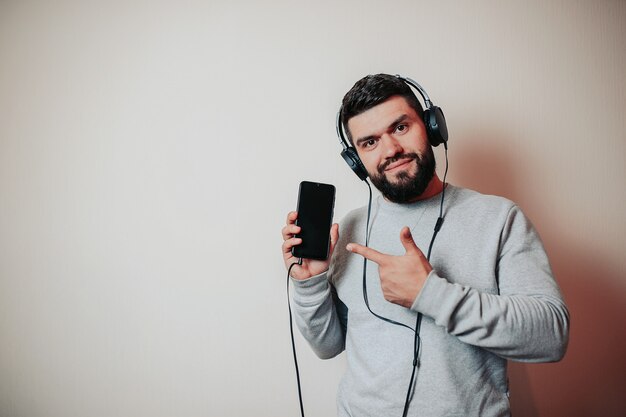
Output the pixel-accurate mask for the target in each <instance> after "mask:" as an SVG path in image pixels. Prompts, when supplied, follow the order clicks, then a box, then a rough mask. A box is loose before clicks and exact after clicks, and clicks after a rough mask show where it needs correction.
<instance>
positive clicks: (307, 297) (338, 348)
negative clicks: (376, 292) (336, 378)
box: [282, 212, 345, 359]
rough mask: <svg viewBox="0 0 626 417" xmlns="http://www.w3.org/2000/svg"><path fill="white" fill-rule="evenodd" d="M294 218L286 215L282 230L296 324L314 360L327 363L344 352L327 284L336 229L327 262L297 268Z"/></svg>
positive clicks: (336, 228)
mask: <svg viewBox="0 0 626 417" xmlns="http://www.w3.org/2000/svg"><path fill="white" fill-rule="evenodd" d="M297 216H298V214H297V213H296V212H291V213H289V214H288V215H287V224H286V225H285V227H283V230H282V236H283V245H282V251H283V260H284V262H285V267H286V268H287V269H288V270H289V267H290V266H291V265H292V264H294V263H296V265H295V266H294V267H293V268H292V269H291V281H292V284H293V288H294V292H293V307H294V313H295V319H296V324H297V325H298V328H299V329H300V332H301V333H302V335H303V336H304V338H305V339H306V340H307V341H308V342H309V345H311V348H312V349H313V351H314V352H315V353H316V354H317V356H319V357H320V358H322V359H328V358H332V357H334V356H336V355H338V354H339V353H340V352H342V351H343V349H344V339H345V326H342V324H341V320H340V319H339V316H338V315H337V310H336V308H335V302H334V297H333V292H332V291H331V290H332V287H331V285H330V283H329V282H328V280H327V271H328V267H329V264H330V261H329V259H330V258H331V256H332V253H333V251H334V248H335V244H336V242H337V240H338V238H339V226H338V225H337V224H334V225H333V226H332V227H331V231H330V252H329V259H328V260H323V261H319V260H310V259H302V263H301V264H300V265H298V264H297V263H298V258H295V257H294V256H293V255H292V253H291V249H292V248H293V247H294V246H296V245H299V244H300V243H301V242H302V239H300V238H296V237H294V235H295V234H297V233H299V232H300V227H299V226H297V225H296V224H295V221H296V219H297Z"/></svg>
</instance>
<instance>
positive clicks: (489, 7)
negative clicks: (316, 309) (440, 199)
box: [0, 0, 626, 417]
mask: <svg viewBox="0 0 626 417" xmlns="http://www.w3.org/2000/svg"><path fill="white" fill-rule="evenodd" d="M625 18H626V3H624V2H623V1H619V0H615V1H608V0H607V1H596V2H591V1H589V2H584V1H566V0H554V1H536V0H532V1H524V2H522V1H519V2H511V1H505V2H499V1H474V2H452V1H442V2H434V1H428V2H427V1H419V2H416V1H409V0H406V1H395V2H373V1H372V2H363V1H344V2H331V1H327V2H315V3H311V2H304V1H301V2H294V1H273V2H265V3H261V2H252V1H249V2H243V1H241V2H234V1H209V2H205V1H183V2H165V1H161V2H148V1H126V2H125V1H119V2H96V1H92V2H89V1H83V2H80V1H58V2H45V1H39V2H37V1H10V0H5V1H1V2H0V415H1V416H2V417H22V416H25V417H38V416H50V417H61V416H63V417H69V416H76V417H78V416H81V417H83V416H94V417H109V416H150V417H159V416H190V417H191V416H243V415H255V416H272V417H275V416H293V415H297V414H298V409H297V395H296V388H295V378H294V375H293V365H292V359H291V352H290V344H289V336H288V334H289V333H288V322H287V309H286V296H285V271H284V269H283V266H282V261H281V257H280V253H279V250H280V244H281V238H280V228H281V227H282V224H283V222H284V217H285V214H286V213H287V212H288V211H289V210H291V209H293V208H294V206H295V203H296V201H295V200H296V194H297V184H298V183H299V181H300V180H302V179H312V180H317V181H324V182H332V183H334V184H335V185H336V186H337V189H338V196H337V199H338V200H337V207H336V214H337V218H340V217H341V216H342V215H343V214H344V213H346V211H347V210H349V209H350V208H353V207H355V206H358V205H363V204H365V203H366V198H367V191H366V188H365V187H364V186H363V185H362V184H361V183H360V182H359V181H358V179H357V178H356V177H355V176H354V175H353V174H351V173H350V172H349V170H348V168H347V167H346V166H344V163H343V161H342V160H341V158H340V157H339V155H338V153H339V151H340V147H339V144H338V140H337V139H336V137H335V132H334V117H335V112H336V111H337V107H338V104H339V102H340V99H341V97H342V95H343V94H344V93H345V91H347V90H348V89H349V88H350V87H351V86H352V84H353V83H354V82H355V81H356V80H357V79H358V78H360V77H362V76H363V75H365V74H368V73H376V72H389V73H401V74H405V75H408V76H410V77H412V78H415V79H416V80H417V81H418V82H420V83H421V84H422V85H423V86H424V87H425V88H426V89H427V91H428V92H429V93H430V95H431V97H432V98H433V99H434V101H435V103H436V104H438V105H440V106H441V107H442V108H443V109H444V111H445V113H446V116H447V120H448V124H449V128H450V132H451V139H450V175H449V180H450V181H451V182H453V183H455V184H458V185H464V186H470V187H472V188H475V189H478V190H480V191H483V192H489V193H498V194H501V195H505V196H507V197H509V198H512V199H514V200H515V201H517V202H518V203H519V204H520V205H521V206H522V208H523V209H524V210H525V211H526V212H527V214H528V215H529V216H530V218H531V219H532V220H533V221H534V223H535V225H536V226H537V228H538V229H539V231H540V233H541V234H542V236H543V238H544V240H545V243H546V247H547V250H548V252H549V254H550V256H551V258H552V262H553V266H554V269H555V272H556V275H557V279H558V281H559V282H560V284H561V286H562V288H563V291H564V293H565V296H566V299H567V301H568V303H569V306H570V309H571V312H572V340H571V345H570V350H569V353H568V356H567V357H566V359H565V360H564V361H563V362H561V363H559V364H549V365H524V366H522V365H514V366H512V369H511V380H512V385H513V398H512V402H513V406H514V411H515V415H517V416H533V415H538V416H550V417H552V416H569V417H571V416H583V415H591V413H595V415H602V416H617V415H619V414H620V412H623V409H624V399H623V392H624V390H625V384H624V379H623V375H624V371H625V363H624V359H623V352H624V347H625V346H624V345H625V343H624V334H623V323H624V321H623V320H624V317H625V314H624V313H625V308H624V301H623V294H624V290H625V288H626V280H625V279H624V276H625V272H626V261H625V258H624V256H623V252H624V248H625V247H626V238H625V232H626V227H625V220H624V214H623V213H624V208H625V202H626V187H625V184H624V179H625V178H626V175H625V174H626V168H625V155H626V149H625V148H626V146H625V145H626V140H625V139H626V138H625V134H624V132H625V131H626V123H625V121H624V120H625V119H624V116H623V114H624V110H625V104H626V81H625V80H626V78H625V77H624V67H625V64H626V49H624V46H623V45H624V42H625V41H626V36H625V35H626V29H625V28H626V25H624V21H625ZM437 155H438V156H440V157H441V153H440V150H439V149H438V150H437ZM441 165H442V164H441ZM298 345H299V346H298V349H299V354H300V360H301V370H302V376H303V385H304V396H305V406H306V409H307V415H311V416H330V415H334V407H335V406H334V398H335V389H336V385H337V382H338V380H339V378H340V375H341V372H342V369H343V367H344V358H343V357H341V358H339V359H336V360H332V361H320V360H318V359H316V358H314V356H313V354H312V353H311V352H310V351H309V349H308V348H307V347H306V346H305V345H304V342H303V340H302V339H301V338H298Z"/></svg>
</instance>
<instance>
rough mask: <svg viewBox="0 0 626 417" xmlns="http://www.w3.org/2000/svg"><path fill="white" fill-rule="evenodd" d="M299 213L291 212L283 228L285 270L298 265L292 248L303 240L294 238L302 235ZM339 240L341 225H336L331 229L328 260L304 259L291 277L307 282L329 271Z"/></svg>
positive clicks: (295, 267)
mask: <svg viewBox="0 0 626 417" xmlns="http://www.w3.org/2000/svg"><path fill="white" fill-rule="evenodd" d="M297 218H298V213H297V212H295V211H292V212H289V214H288V215H287V224H286V225H285V227H283V230H282V234H283V246H282V249H283V260H284V262H285V268H287V269H289V267H290V266H291V264H293V263H298V258H296V257H295V256H293V254H292V253H291V248H293V247H294V246H297V245H299V244H301V243H302V239H300V238H299V237H294V235H296V234H297V233H300V226H297V225H296V219H297ZM337 240H339V225H338V224H337V223H334V224H333V225H332V226H331V228H330V250H329V251H328V258H327V259H326V260H324V261H318V260H314V259H302V265H296V266H294V267H293V268H291V276H292V277H293V278H294V279H297V280H305V279H308V278H311V277H312V276H314V275H319V274H321V273H322V272H326V271H327V270H328V265H329V264H330V258H331V257H332V255H333V250H334V249H335V244H336V243H337Z"/></svg>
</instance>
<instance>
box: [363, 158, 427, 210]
mask: <svg viewBox="0 0 626 417" xmlns="http://www.w3.org/2000/svg"><path fill="white" fill-rule="evenodd" d="M399 159H414V160H415V162H416V164H417V167H416V168H415V172H408V171H406V172H400V173H398V175H396V180H395V182H391V181H389V178H387V176H386V175H385V169H386V168H387V167H388V166H389V164H392V163H394V162H396V161H398V160H399ZM435 167H436V164H435V155H434V153H433V150H432V148H431V147H430V146H429V147H427V149H426V151H425V152H424V154H423V155H418V154H417V153H415V152H412V153H405V154H401V155H396V156H394V157H393V158H391V159H388V160H387V161H385V162H383V163H382V164H380V165H379V166H378V168H377V171H378V172H377V173H376V174H375V175H370V178H371V180H372V184H374V186H375V187H376V188H378V190H379V191H380V192H381V193H382V195H383V196H384V197H385V198H386V199H387V200H389V201H391V202H393V203H400V204H403V203H408V202H411V201H412V200H414V199H415V198H416V197H419V196H420V195H422V194H423V193H424V191H425V190H426V187H428V184H430V180H432V179H433V176H434V175H435Z"/></svg>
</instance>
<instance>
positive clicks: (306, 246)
mask: <svg viewBox="0 0 626 417" xmlns="http://www.w3.org/2000/svg"><path fill="white" fill-rule="evenodd" d="M334 208H335V186H334V185H331V184H322V183H319V182H311V181H302V182H301V183H300V190H299V192H298V209H297V210H298V218H297V219H296V224H297V225H298V226H300V227H301V229H300V233H298V234H297V235H296V237H299V238H301V239H302V243H301V244H299V245H297V246H294V247H293V248H292V249H291V253H292V254H293V256H295V257H296V258H305V259H318V260H324V259H326V258H328V250H329V249H330V227H331V226H332V224H333V211H334Z"/></svg>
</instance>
